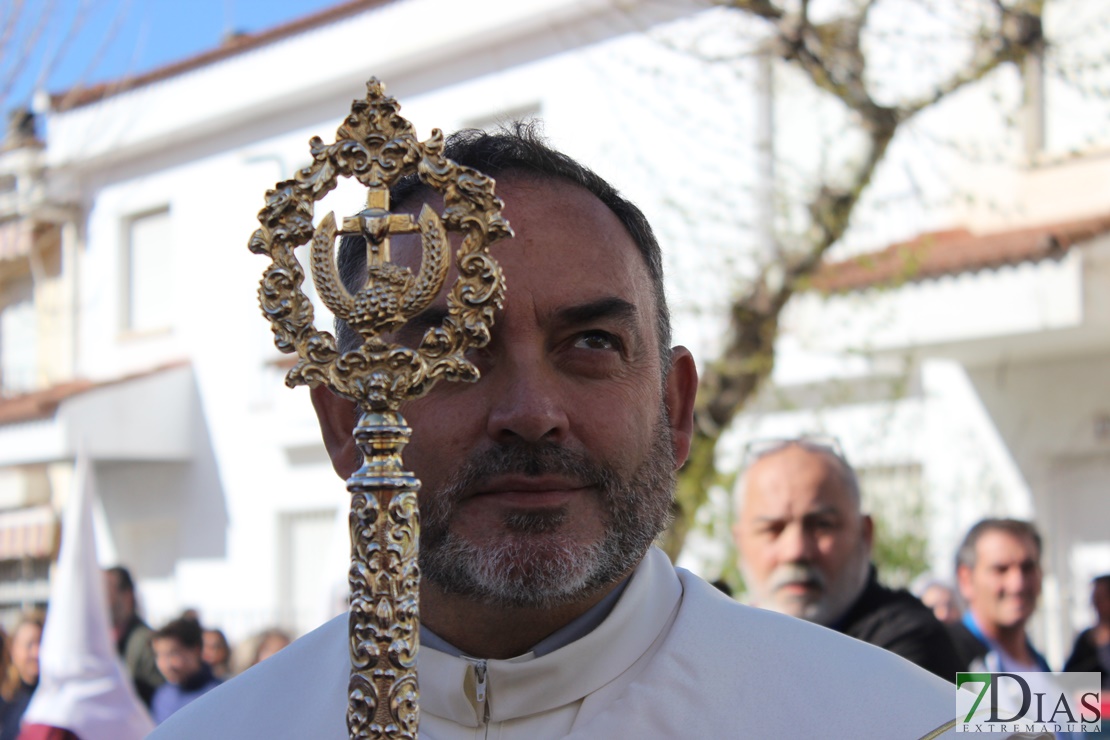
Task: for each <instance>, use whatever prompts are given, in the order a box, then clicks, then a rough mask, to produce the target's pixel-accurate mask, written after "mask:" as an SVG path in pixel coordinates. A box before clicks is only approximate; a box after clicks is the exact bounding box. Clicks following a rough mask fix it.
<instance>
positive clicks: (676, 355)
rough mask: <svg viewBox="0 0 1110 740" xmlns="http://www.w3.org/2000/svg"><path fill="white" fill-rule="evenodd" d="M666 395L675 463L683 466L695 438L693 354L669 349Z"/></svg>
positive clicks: (695, 371)
mask: <svg viewBox="0 0 1110 740" xmlns="http://www.w3.org/2000/svg"><path fill="white" fill-rule="evenodd" d="M665 393H666V398H665V399H664V401H665V403H666V404H667V413H668V415H669V416H670V420H671V436H672V438H673V439H674V458H675V464H676V465H677V466H678V467H682V464H683V463H685V462H686V458H687V457H688V456H689V454H690V442H691V439H692V438H693V435H694V398H695V397H696V396H697V394H698V369H697V366H696V365H694V357H693V355H691V354H690V350H688V349H686V348H685V347H681V346H680V347H674V348H673V349H672V350H671V369H670V372H669V373H667V386H666V389H665Z"/></svg>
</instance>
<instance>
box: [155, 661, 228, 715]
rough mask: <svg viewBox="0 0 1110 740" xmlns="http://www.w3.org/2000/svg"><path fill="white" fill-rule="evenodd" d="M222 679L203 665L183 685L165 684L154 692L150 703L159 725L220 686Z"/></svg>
mask: <svg viewBox="0 0 1110 740" xmlns="http://www.w3.org/2000/svg"><path fill="white" fill-rule="evenodd" d="M220 683H221V681H220V679H218V678H216V677H215V676H213V675H212V669H211V668H209V667H208V666H207V665H204V664H201V668H200V670H199V671H198V672H197V673H196V674H194V675H193V676H192V678H190V679H189V680H187V681H185V682H183V683H181V684H172V683H168V682H167V683H164V684H162V685H161V686H159V687H158V688H157V689H155V690H154V698H153V699H152V700H151V702H150V713H151V715H152V716H153V717H154V721H155V723H157V724H162V723H163V722H165V721H166V718H167V717H169V716H170V715H171V714H173V713H174V712H176V711H177V710H178V709H181V708H182V707H183V706H185V705H186V704H188V703H189V702H191V701H192V700H193V699H196V698H197V697H198V696H201V695H202V694H205V693H207V692H208V691H211V690H212V689H214V688H216V687H217V686H219V685H220Z"/></svg>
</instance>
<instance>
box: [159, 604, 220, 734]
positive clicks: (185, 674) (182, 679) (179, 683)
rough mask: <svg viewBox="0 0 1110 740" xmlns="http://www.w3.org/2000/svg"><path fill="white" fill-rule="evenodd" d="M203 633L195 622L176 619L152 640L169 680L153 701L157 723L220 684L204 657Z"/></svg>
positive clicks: (165, 675) (163, 670) (160, 667)
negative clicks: (202, 654) (202, 656)
mask: <svg viewBox="0 0 1110 740" xmlns="http://www.w3.org/2000/svg"><path fill="white" fill-rule="evenodd" d="M201 633H202V630H201V628H200V624H199V623H198V622H197V621H196V620H194V619H175V620H173V621H172V622H170V623H169V624H167V625H166V626H165V627H163V628H162V629H160V630H158V631H157V632H155V633H154V635H153V636H152V637H151V645H152V646H153V648H154V657H155V660H156V661H157V664H158V670H159V671H161V673H162V676H163V677H164V678H165V679H166V682H165V683H164V684H162V685H161V686H159V687H158V688H157V689H156V690H155V691H154V699H153V701H152V702H151V707H150V709H151V714H152V715H153V717H154V722H155V723H156V724H161V723H162V722H164V721H165V720H166V719H167V718H168V717H169V716H170V715H172V714H173V713H174V712H176V711H177V710H179V709H181V708H182V707H184V706H185V705H187V704H188V703H189V702H191V701H193V700H194V699H196V698H197V697H200V696H203V695H204V694H205V693H206V692H208V691H211V690H212V689H214V688H216V687H217V686H219V685H220V683H221V682H220V679H218V678H216V677H215V676H213V675H212V670H211V669H210V668H209V667H208V665H207V664H206V663H205V662H204V660H203V659H202V658H201V653H202V651H203V649H204V639H203V637H202V634H201Z"/></svg>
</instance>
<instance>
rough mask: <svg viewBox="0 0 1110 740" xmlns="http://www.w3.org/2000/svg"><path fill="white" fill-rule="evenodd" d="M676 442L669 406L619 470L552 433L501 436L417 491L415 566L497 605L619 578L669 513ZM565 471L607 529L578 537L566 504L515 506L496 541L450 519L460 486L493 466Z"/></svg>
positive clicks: (561, 594)
mask: <svg viewBox="0 0 1110 740" xmlns="http://www.w3.org/2000/svg"><path fill="white" fill-rule="evenodd" d="M674 470H675V465H674V447H673V445H672V440H671V429H670V424H669V422H668V420H667V415H666V410H665V409H663V410H662V411H661V415H660V419H659V421H658V422H657V424H656V429H655V432H654V434H653V442H652V447H651V449H650V450H649V452H648V456H647V459H646V460H645V461H644V463H643V465H641V466H640V468H639V469H638V470H636V471H635V472H634V473H633V474H632V475H630V476H628V477H626V478H622V477H621V476H620V475H619V474H618V473H616V472H615V471H614V470H613V469H612V468H610V467H609V466H606V465H603V464H601V463H597V462H594V461H592V460H590V459H589V458H588V457H587V456H586V455H585V454H583V453H580V452H576V451H572V450H569V449H567V448H564V447H559V446H557V445H552V444H549V443H539V444H530V443H521V444H517V445H511V446H501V447H497V448H494V449H491V450H488V451H486V452H484V453H479V454H477V455H475V456H473V457H472V458H471V459H470V460H468V461H467V463H466V464H465V465H464V466H463V468H462V469H461V470H460V471H459V472H458V473H457V474H456V475H455V476H454V477H453V478H452V480H451V481H450V482H449V483H448V484H447V485H446V486H445V487H444V488H443V489H442V490H439V491H436V492H431V491H426V492H422V493H421V496H420V498H421V501H420V515H421V535H420V569H421V571H422V572H423V577H424V578H427V579H428V580H429V581H430V582H432V583H434V584H435V585H436V586H438V587H439V588H440V589H442V590H443V591H444V592H445V593H449V594H456V595H459V596H463V597H465V598H468V599H471V600H474V601H477V602H480V603H484V604H489V605H494V606H504V607H533V608H550V607H552V606H557V605H560V604H566V603H570V602H573V601H575V600H577V599H579V598H582V597H584V596H586V595H587V594H589V593H592V592H594V591H596V590H598V589H600V588H601V587H603V586H606V585H609V584H612V583H615V582H616V581H617V580H619V579H620V578H621V577H622V576H623V575H624V574H625V573H627V572H628V571H630V570H631V569H632V568H634V567H635V566H636V565H637V564H638V563H639V562H640V560H641V559H642V558H643V556H644V553H645V552H647V549H648V547H650V546H651V543H652V542H653V541H654V540H655V538H656V537H657V536H658V535H659V534H660V533H661V532H662V531H663V530H664V529H665V528H666V527H667V525H668V524H669V523H670V519H671V505H672V502H673V501H674V489H675V473H674ZM502 474H525V475H532V476H538V475H544V474H557V475H565V476H569V477H572V478H574V479H575V480H578V481H581V482H583V483H585V484H587V485H589V486H591V487H593V488H594V489H595V490H596V491H597V495H598V497H599V500H600V503H601V508H602V516H603V518H604V522H603V524H604V528H605V531H604V534H603V536H602V538H601V539H600V540H599V541H597V542H593V543H589V544H582V543H580V542H576V541H575V540H574V538H573V537H571V536H569V535H567V534H565V533H563V532H562V531H561V529H562V525H563V523H564V522H565V520H566V518H567V512H566V511H565V510H562V509H560V510H556V511H541V512H515V513H512V514H509V515H507V516H506V517H505V518H504V520H503V522H502V523H503V526H504V530H505V531H504V533H503V534H502V535H501V536H500V537H499V538H498V540H497V541H496V542H493V543H490V544H486V545H482V546H478V545H475V544H474V543H472V542H469V541H467V540H466V539H465V538H463V537H460V536H459V535H458V534H457V533H456V532H453V531H451V529H450V525H451V521H452V519H453V518H454V513H455V508H456V506H457V504H458V502H459V501H460V500H461V499H462V497H463V496H464V495H465V493H466V492H467V491H468V490H470V489H471V488H472V487H474V486H476V485H477V484H478V483H479V482H480V481H482V480H483V479H486V478H488V477H491V476H495V475H502Z"/></svg>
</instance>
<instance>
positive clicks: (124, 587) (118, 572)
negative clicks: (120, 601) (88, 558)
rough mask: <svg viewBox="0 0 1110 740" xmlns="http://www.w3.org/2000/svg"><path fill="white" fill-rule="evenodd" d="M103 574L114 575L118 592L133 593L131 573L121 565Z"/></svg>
mask: <svg viewBox="0 0 1110 740" xmlns="http://www.w3.org/2000/svg"><path fill="white" fill-rule="evenodd" d="M105 573H114V574H115V576H116V580H117V581H118V582H119V590H120V591H126V592H128V593H132V594H133V593H135V581H134V580H132V578H131V571H129V570H128V569H127V568H124V567H123V566H122V565H116V566H114V567H111V568H109V569H108V570H106V571H105Z"/></svg>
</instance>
